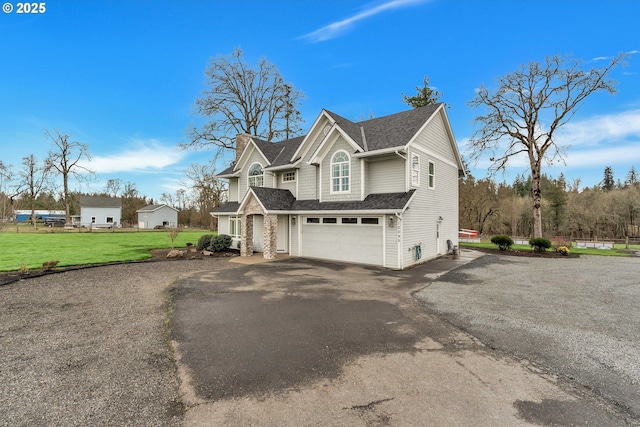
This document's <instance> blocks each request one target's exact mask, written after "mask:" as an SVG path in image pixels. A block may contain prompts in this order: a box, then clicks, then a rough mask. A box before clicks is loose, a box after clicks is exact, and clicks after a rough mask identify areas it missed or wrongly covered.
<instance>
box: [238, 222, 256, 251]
mask: <svg viewBox="0 0 640 427" xmlns="http://www.w3.org/2000/svg"><path fill="white" fill-rule="evenodd" d="M240 227H241V230H242V231H241V232H240V256H251V255H253V215H242V217H241V218H240Z"/></svg>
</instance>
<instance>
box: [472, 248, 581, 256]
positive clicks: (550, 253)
mask: <svg viewBox="0 0 640 427" xmlns="http://www.w3.org/2000/svg"><path fill="white" fill-rule="evenodd" d="M462 247H463V248H465V246H462ZM466 248H467V249H473V250H474V251H479V252H485V253H488V254H496V255H507V256H519V257H529V258H578V257H579V256H580V255H578V254H573V253H572V254H569V255H562V254H561V253H559V252H556V251H554V250H548V251H546V252H534V251H517V250H508V251H501V250H500V249H498V248H495V249H491V248H476V247H472V246H468V247H466Z"/></svg>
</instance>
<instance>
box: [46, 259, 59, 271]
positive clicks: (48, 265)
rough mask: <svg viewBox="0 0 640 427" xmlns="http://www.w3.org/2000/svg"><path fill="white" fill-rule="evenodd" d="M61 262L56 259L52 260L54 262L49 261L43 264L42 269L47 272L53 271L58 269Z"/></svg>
mask: <svg viewBox="0 0 640 427" xmlns="http://www.w3.org/2000/svg"><path fill="white" fill-rule="evenodd" d="M59 262H60V261H58V260H55V259H52V260H49V261H45V262H43V263H42V269H43V270H46V271H48V270H53V269H54V268H55V267H56V265H58V263H59Z"/></svg>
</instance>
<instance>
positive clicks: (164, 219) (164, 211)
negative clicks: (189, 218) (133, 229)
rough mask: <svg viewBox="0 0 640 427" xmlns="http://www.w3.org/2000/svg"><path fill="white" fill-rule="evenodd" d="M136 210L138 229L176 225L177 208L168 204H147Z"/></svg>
mask: <svg viewBox="0 0 640 427" xmlns="http://www.w3.org/2000/svg"><path fill="white" fill-rule="evenodd" d="M136 212H137V213H138V228H140V229H145V228H146V229H149V228H156V227H158V228H159V227H177V226H178V209H176V208H173V207H171V206H169V205H148V206H145V207H144V208H142V209H138V210H137V211H136Z"/></svg>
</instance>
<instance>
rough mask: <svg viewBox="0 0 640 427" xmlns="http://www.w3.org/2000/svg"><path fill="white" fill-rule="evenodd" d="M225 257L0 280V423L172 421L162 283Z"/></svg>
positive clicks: (177, 415)
mask: <svg viewBox="0 0 640 427" xmlns="http://www.w3.org/2000/svg"><path fill="white" fill-rule="evenodd" d="M229 267H230V263H228V262H227V260H226V259H225V260H217V259H211V260H194V261H175V262H170V261H168V262H156V263H153V264H149V263H137V264H135V263H134V264H123V265H114V266H107V267H100V268H88V269H83V270H77V271H69V272H65V273H58V274H53V275H48V276H43V277H39V278H36V279H29V280H25V281H22V282H17V283H13V284H10V285H6V286H2V287H0V425H3V426H4V425H7V426H22V425H24V426H27V425H28V426H62V425H64V426H87V425H109V426H124V425H145V426H177V425H180V423H181V421H182V410H183V408H182V405H181V403H180V400H179V399H178V395H179V394H178V381H177V377H176V373H175V364H174V363H173V361H172V359H171V357H172V355H171V352H170V350H169V346H168V345H167V337H168V335H167V331H166V328H165V320H166V319H167V313H168V312H167V307H168V306H167V300H166V299H165V295H166V294H165V293H164V290H165V289H166V287H167V285H169V284H170V283H171V282H173V280H175V279H177V278H178V277H180V276H181V275H182V274H186V273H192V272H194V271H198V270H211V269H212V268H215V269H216V270H218V271H220V270H221V269H224V268H229Z"/></svg>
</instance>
